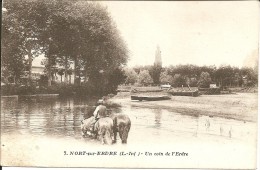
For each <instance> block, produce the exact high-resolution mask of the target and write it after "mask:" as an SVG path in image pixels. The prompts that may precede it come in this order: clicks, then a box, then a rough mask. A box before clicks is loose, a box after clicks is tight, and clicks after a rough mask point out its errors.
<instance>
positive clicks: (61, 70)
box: [58, 69, 65, 82]
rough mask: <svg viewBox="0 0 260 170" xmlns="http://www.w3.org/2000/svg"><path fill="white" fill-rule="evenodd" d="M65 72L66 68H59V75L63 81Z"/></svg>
mask: <svg viewBox="0 0 260 170" xmlns="http://www.w3.org/2000/svg"><path fill="white" fill-rule="evenodd" d="M64 72H65V70H64V69H59V71H58V75H60V78H61V79H60V81H61V82H62V76H63V75H64Z"/></svg>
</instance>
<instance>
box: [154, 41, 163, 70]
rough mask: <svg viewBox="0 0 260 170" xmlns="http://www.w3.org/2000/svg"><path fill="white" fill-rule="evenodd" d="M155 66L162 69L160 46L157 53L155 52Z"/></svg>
mask: <svg viewBox="0 0 260 170" xmlns="http://www.w3.org/2000/svg"><path fill="white" fill-rule="evenodd" d="M154 66H159V67H162V57H161V50H160V47H159V46H158V45H157V49H156V52H155V60H154Z"/></svg>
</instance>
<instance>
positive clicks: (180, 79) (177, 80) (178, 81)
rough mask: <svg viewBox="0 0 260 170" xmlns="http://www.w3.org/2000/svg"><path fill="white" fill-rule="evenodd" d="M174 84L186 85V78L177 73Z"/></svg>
mask: <svg viewBox="0 0 260 170" xmlns="http://www.w3.org/2000/svg"><path fill="white" fill-rule="evenodd" d="M173 85H174V87H181V86H182V85H186V80H185V78H184V77H183V76H181V75H180V74H175V75H174V77H173Z"/></svg>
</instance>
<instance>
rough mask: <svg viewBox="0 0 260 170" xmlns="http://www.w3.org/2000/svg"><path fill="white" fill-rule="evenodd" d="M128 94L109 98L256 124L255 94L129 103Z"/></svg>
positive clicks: (119, 102)
mask: <svg viewBox="0 0 260 170" xmlns="http://www.w3.org/2000/svg"><path fill="white" fill-rule="evenodd" d="M130 96H131V95H130V92H119V93H118V94H117V95H116V96H115V97H113V98H111V101H112V102H115V103H118V104H120V105H131V106H132V107H140V108H162V109H167V110H169V111H172V112H177V113H180V114H184V115H190V116H200V115H204V116H210V117H221V118H226V119H235V120H241V121H250V122H257V106H258V104H257V102H258V100H257V93H238V94H228V95H201V96H199V97H188V96H172V97H171V100H164V101H141V102H140V101H131V98H130Z"/></svg>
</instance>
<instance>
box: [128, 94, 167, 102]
mask: <svg viewBox="0 0 260 170" xmlns="http://www.w3.org/2000/svg"><path fill="white" fill-rule="evenodd" d="M169 99H171V97H169V96H133V95H132V96H131V100H139V101H142V100H146V101H159V100H169Z"/></svg>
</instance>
